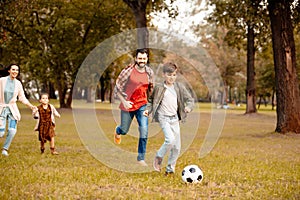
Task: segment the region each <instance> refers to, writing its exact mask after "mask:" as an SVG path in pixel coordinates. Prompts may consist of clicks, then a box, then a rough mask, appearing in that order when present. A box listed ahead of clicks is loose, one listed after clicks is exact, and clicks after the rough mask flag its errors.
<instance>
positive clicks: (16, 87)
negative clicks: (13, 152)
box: [0, 64, 37, 156]
mask: <svg viewBox="0 0 300 200" xmlns="http://www.w3.org/2000/svg"><path fill="white" fill-rule="evenodd" d="M7 70H8V73H9V76H6V77H2V78H0V138H1V137H3V136H4V134H5V128H6V122H7V123H8V127H7V136H6V140H5V142H4V145H3V149H2V155H4V156H8V149H9V147H10V144H11V142H12V140H13V138H14V136H15V134H16V132H17V122H18V121H20V119H21V115H20V112H19V109H18V106H17V103H16V102H17V100H19V101H21V102H22V103H23V104H25V105H27V106H28V107H29V108H30V109H31V110H32V111H35V110H36V109H37V108H36V106H33V105H32V104H31V103H30V102H29V101H28V99H27V98H26V96H25V94H24V90H23V86H22V83H21V82H20V81H19V80H18V79H17V77H18V75H19V73H20V67H19V66H18V65H15V64H12V65H9V66H8V68H7Z"/></svg>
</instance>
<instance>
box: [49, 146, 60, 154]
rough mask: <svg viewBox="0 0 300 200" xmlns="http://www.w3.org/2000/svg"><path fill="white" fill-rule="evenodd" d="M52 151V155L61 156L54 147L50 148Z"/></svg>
mask: <svg viewBox="0 0 300 200" xmlns="http://www.w3.org/2000/svg"><path fill="white" fill-rule="evenodd" d="M50 150H51V154H52V155H58V154H59V153H58V152H57V151H55V148H54V147H50Z"/></svg>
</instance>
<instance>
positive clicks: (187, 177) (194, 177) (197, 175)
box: [181, 165, 203, 183]
mask: <svg viewBox="0 0 300 200" xmlns="http://www.w3.org/2000/svg"><path fill="white" fill-rule="evenodd" d="M181 178H182V180H183V181H184V182H185V183H201V181H202V180H203V172H202V170H201V169H200V167H198V166H197V165H188V166H186V167H185V168H184V169H183V170H182V173H181Z"/></svg>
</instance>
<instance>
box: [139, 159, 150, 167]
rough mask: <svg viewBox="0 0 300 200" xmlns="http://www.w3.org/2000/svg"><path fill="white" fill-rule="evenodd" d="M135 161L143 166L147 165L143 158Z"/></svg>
mask: <svg viewBox="0 0 300 200" xmlns="http://www.w3.org/2000/svg"><path fill="white" fill-rule="evenodd" d="M137 162H138V164H139V165H141V166H144V167H147V166H148V165H147V163H146V162H145V161H144V160H138V161H137Z"/></svg>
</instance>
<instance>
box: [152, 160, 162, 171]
mask: <svg viewBox="0 0 300 200" xmlns="http://www.w3.org/2000/svg"><path fill="white" fill-rule="evenodd" d="M161 163H162V158H161V157H158V156H156V157H155V158H154V161H153V168H154V170H155V171H158V172H160V170H161Z"/></svg>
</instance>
